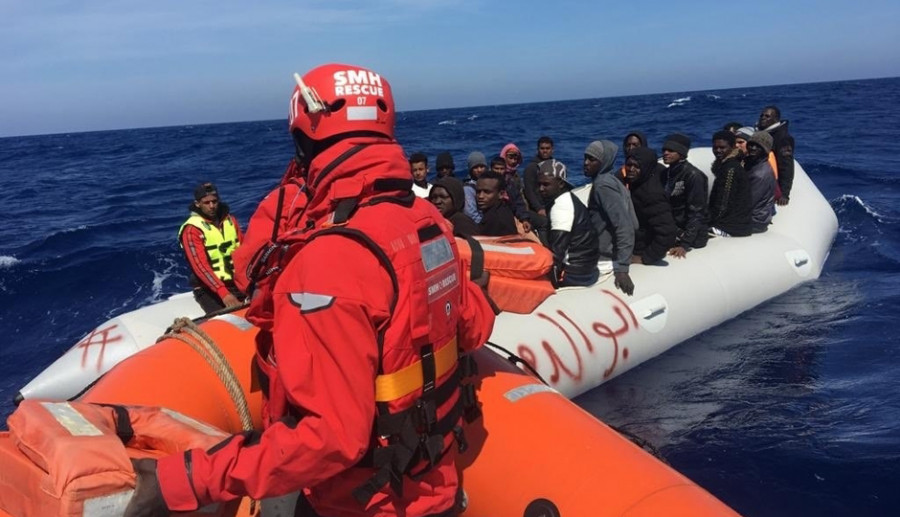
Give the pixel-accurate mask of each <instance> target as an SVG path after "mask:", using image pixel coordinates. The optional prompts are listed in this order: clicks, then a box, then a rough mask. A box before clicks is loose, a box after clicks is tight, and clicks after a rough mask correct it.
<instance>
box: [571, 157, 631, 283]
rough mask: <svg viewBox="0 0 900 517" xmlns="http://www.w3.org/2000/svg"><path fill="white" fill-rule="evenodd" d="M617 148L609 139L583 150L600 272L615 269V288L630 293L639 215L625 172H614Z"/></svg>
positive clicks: (605, 272)
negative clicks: (632, 260)
mask: <svg viewBox="0 0 900 517" xmlns="http://www.w3.org/2000/svg"><path fill="white" fill-rule="evenodd" d="M618 150H619V147H618V146H617V145H616V144H614V143H612V142H610V141H609V140H596V141H594V142H591V143H590V144H589V145H588V146H587V148H586V149H585V150H584V175H585V176H586V177H588V178H591V181H592V183H591V193H590V194H589V197H588V205H587V208H588V212H589V213H590V216H591V221H592V222H593V224H594V229H595V230H596V231H597V239H598V240H599V247H600V257H601V259H600V260H601V261H602V262H601V263H600V270H601V273H603V274H604V275H606V274H608V273H609V272H610V271H612V273H613V276H614V277H615V286H616V288H618V289H619V290H621V291H622V292H623V293H625V294H627V295H628V296H631V295H632V294H633V293H634V282H633V281H632V280H631V275H630V274H629V268H630V267H631V253H632V251H634V229H635V226H637V217H635V215H634V207H633V206H632V204H631V194H630V193H629V192H628V189H627V188H626V187H625V183H624V182H623V181H622V175H621V174H619V172H618V171H615V172H613V162H615V161H616V152H618Z"/></svg>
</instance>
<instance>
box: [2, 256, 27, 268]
mask: <svg viewBox="0 0 900 517" xmlns="http://www.w3.org/2000/svg"><path fill="white" fill-rule="evenodd" d="M19 262H22V261H21V260H19V259H17V258H16V257H13V256H11V255H0V269H5V268H8V267H13V266H15V265H16V264H18V263H19Z"/></svg>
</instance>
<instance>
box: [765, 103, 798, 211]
mask: <svg viewBox="0 0 900 517" xmlns="http://www.w3.org/2000/svg"><path fill="white" fill-rule="evenodd" d="M766 131H768V132H769V134H770V135H772V151H774V152H775V164H776V165H778V186H779V187H781V195H782V197H784V198H786V199H790V198H791V187H792V186H793V185H794V137H792V136H791V134H790V133H789V132H788V121H787V120H782V121H781V122H779V123H778V125H777V126H776V127H774V128H771V129H766Z"/></svg>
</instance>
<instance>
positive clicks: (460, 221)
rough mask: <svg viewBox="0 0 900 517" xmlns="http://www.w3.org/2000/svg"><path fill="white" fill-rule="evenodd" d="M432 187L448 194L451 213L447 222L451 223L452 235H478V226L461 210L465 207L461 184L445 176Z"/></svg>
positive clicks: (464, 195)
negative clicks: (439, 188) (451, 204)
mask: <svg viewBox="0 0 900 517" xmlns="http://www.w3.org/2000/svg"><path fill="white" fill-rule="evenodd" d="M434 187H442V188H443V189H444V190H446V191H447V193H448V194H450V202H451V203H453V213H452V214H450V216H448V217H447V220H448V221H450V222H451V223H453V235H456V236H457V237H469V236H472V235H477V234H478V225H477V224H476V223H475V221H473V220H472V218H471V217H469V216H467V215H466V214H465V213H464V212H463V209H464V208H465V206H466V194H465V189H464V188H463V184H462V182H461V181H459V180H458V179H456V178H453V177H450V176H446V177H443V178H438V179H437V180H435V182H434V186H433V187H431V188H434Z"/></svg>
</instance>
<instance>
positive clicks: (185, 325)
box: [156, 317, 253, 431]
mask: <svg viewBox="0 0 900 517" xmlns="http://www.w3.org/2000/svg"><path fill="white" fill-rule="evenodd" d="M188 336H190V337H188ZM166 338H173V339H177V340H179V341H181V342H182V343H185V344H187V345H188V346H190V347H191V348H193V349H194V351H196V352H197V353H198V354H200V356H201V357H203V359H204V360H205V361H206V363H207V364H209V366H210V368H212V369H213V371H214V372H215V373H216V376H217V377H219V380H220V381H222V384H224V385H225V390H226V391H227V392H228V396H229V397H231V401H232V402H233V403H234V408H235V410H236V411H237V413H238V416H239V417H240V419H241V427H242V428H243V430H244V431H250V430H252V429H253V419H252V418H251V416H250V408H249V407H248V406H247V398H246V397H245V396H244V390H243V388H242V387H241V384H240V382H238V380H237V375H235V373H234V370H233V369H232V368H231V365H230V364H229V363H228V359H227V358H226V357H225V354H224V353H222V350H221V349H220V348H219V347H218V346H217V345H216V343H215V341H213V339H212V338H211V337H209V335H208V334H207V333H206V332H204V331H203V329H201V328H200V327H198V326H197V324H196V323H194V322H193V321H191V319H190V318H184V317H182V318H176V319H175V322H174V323H173V324H172V326H171V327H169V330H168V332H166V333H165V334H163V335H162V336H161V337H160V338H159V339H157V340H156V342H157V343H158V342H160V341H162V340H163V339H166Z"/></svg>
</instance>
